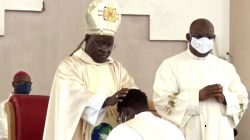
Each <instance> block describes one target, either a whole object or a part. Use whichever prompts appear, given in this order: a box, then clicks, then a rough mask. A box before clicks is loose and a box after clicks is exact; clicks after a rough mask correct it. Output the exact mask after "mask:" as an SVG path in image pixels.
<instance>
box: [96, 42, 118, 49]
mask: <svg viewBox="0 0 250 140" xmlns="http://www.w3.org/2000/svg"><path fill="white" fill-rule="evenodd" d="M91 45H92V46H93V47H95V48H97V49H103V48H105V49H109V50H112V49H113V48H115V45H114V44H113V43H112V44H111V43H107V42H104V41H96V40H92V41H91Z"/></svg>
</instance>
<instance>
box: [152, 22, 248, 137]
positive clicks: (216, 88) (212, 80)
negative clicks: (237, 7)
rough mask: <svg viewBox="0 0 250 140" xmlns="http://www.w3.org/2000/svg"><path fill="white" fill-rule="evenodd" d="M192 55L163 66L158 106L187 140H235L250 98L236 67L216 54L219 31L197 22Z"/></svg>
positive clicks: (156, 92) (158, 74)
mask: <svg viewBox="0 0 250 140" xmlns="http://www.w3.org/2000/svg"><path fill="white" fill-rule="evenodd" d="M186 38H187V42H188V49H187V50H186V51H184V52H182V53H180V54H177V55H175V56H173V57H171V58H168V59H166V60H164V61H163V63H162V64H161V65H160V67H159V68H158V70H157V72H156V77H155V82H154V86H153V88H154V95H153V100H154V105H155V108H156V110H157V112H158V113H159V114H160V115H161V116H162V117H163V118H164V119H166V120H169V121H171V122H173V123H174V124H176V125H177V126H178V127H179V128H180V129H181V130H182V132H183V134H184V136H185V138H186V140H233V139H234V133H233V128H235V127H236V126H237V125H238V123H239V121H240V120H241V118H242V116H243V114H244V112H245V110H246V108H247V105H248V94H247V90H246V88H245V86H244V85H243V84H242V83H241V80H240V77H239V75H238V74H237V72H236V70H235V68H234V66H233V65H232V64H230V63H229V62H227V61H224V60H222V59H220V58H218V57H216V56H214V55H213V54H211V51H212V49H213V46H214V39H215V34H214V27H213V25H212V23H211V22H210V21H209V20H207V19H197V20H195V21H193V22H192V23H191V25H190V29H189V33H187V34H186Z"/></svg>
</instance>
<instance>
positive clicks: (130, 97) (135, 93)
mask: <svg viewBox="0 0 250 140" xmlns="http://www.w3.org/2000/svg"><path fill="white" fill-rule="evenodd" d="M128 107H129V108H132V109H134V110H135V111H136V112H137V113H139V112H143V111H147V110H148V100H147V96H146V94H145V93H144V92H142V91H141V90H139V89H130V90H129V91H128V94H127V95H126V97H124V98H123V99H122V102H118V103H117V110H118V112H121V111H122V108H128Z"/></svg>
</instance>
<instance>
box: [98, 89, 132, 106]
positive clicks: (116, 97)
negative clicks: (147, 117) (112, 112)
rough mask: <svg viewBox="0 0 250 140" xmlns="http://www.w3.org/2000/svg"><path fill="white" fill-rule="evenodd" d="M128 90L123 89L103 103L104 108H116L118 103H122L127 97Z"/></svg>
mask: <svg viewBox="0 0 250 140" xmlns="http://www.w3.org/2000/svg"><path fill="white" fill-rule="evenodd" d="M128 90H129V89H128V88H122V89H121V90H119V91H117V92H116V93H115V94H114V95H112V96H110V97H108V98H106V100H105V101H104V103H103V107H106V106H114V105H116V104H117V103H118V102H121V101H122V99H123V98H124V97H126V95H127V93H128Z"/></svg>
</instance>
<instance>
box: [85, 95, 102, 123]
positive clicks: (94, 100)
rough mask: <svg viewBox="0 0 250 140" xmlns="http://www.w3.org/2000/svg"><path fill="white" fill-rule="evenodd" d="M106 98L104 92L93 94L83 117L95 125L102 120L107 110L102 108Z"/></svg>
mask: <svg viewBox="0 0 250 140" xmlns="http://www.w3.org/2000/svg"><path fill="white" fill-rule="evenodd" d="M106 98H107V97H106V96H104V95H103V94H96V95H93V96H92V97H91V99H90V101H89V102H88V105H87V107H86V108H85V109H84V111H83V115H82V117H83V119H84V120H86V121H87V122H88V123H90V124H91V125H93V126H95V125H96V124H98V123H99V122H101V121H102V119H103V118H104V116H105V112H106V110H107V109H106V108H102V105H103V103H104V101H105V100H106Z"/></svg>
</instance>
